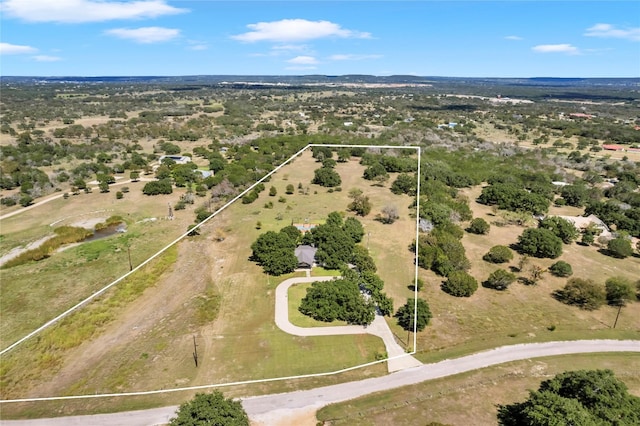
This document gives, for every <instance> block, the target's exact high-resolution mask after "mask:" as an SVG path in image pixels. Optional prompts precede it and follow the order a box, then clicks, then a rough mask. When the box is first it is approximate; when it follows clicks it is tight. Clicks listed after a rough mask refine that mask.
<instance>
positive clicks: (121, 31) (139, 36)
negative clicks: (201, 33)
mask: <svg viewBox="0 0 640 426" xmlns="http://www.w3.org/2000/svg"><path fill="white" fill-rule="evenodd" d="M105 33H106V34H108V35H112V36H115V37H119V38H123V39H127V40H133V41H135V42H136V43H143V44H149V43H161V42H164V41H169V40H172V39H174V38H176V37H178V36H179V35H180V30H177V29H174V28H163V27H141V28H132V29H130V28H114V29H112V30H107V31H105Z"/></svg>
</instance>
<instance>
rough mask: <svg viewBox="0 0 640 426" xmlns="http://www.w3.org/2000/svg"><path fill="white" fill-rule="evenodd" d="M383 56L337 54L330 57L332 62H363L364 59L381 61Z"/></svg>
mask: <svg viewBox="0 0 640 426" xmlns="http://www.w3.org/2000/svg"><path fill="white" fill-rule="evenodd" d="M380 58H382V55H356V54H352V53H349V54H337V55H331V56H329V60H331V61H362V60H364V59H380Z"/></svg>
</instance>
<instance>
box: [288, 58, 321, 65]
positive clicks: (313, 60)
mask: <svg viewBox="0 0 640 426" xmlns="http://www.w3.org/2000/svg"><path fill="white" fill-rule="evenodd" d="M287 62H289V63H290V64H296V65H315V64H317V63H318V60H317V59H316V58H314V57H313V56H296V57H295V58H292V59H289V60H288V61H287Z"/></svg>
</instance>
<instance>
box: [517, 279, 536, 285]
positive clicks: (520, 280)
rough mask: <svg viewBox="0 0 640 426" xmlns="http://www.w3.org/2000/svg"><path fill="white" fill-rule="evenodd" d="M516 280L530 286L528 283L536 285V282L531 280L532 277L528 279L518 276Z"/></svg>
mask: <svg viewBox="0 0 640 426" xmlns="http://www.w3.org/2000/svg"><path fill="white" fill-rule="evenodd" d="M518 282H519V283H520V284H524V285H526V286H530V285H536V282H535V281H533V280H532V279H529V278H527V277H518Z"/></svg>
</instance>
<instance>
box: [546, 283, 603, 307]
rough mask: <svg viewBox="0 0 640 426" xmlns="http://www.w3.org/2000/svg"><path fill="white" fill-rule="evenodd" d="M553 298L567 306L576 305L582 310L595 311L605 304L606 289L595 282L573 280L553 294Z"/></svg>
mask: <svg viewBox="0 0 640 426" xmlns="http://www.w3.org/2000/svg"><path fill="white" fill-rule="evenodd" d="M553 297H555V298H556V299H557V300H559V301H560V302H562V303H566V304H567V305H575V306H578V307H579V308H580V309H584V310H587V311H593V310H596V309H598V308H599V307H600V306H602V305H603V304H604V302H605V298H606V297H605V289H604V287H603V286H601V285H598V284H596V283H595V282H594V281H593V280H589V279H583V278H571V279H569V281H567V284H565V286H564V287H563V288H561V289H559V290H556V291H554V292H553Z"/></svg>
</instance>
